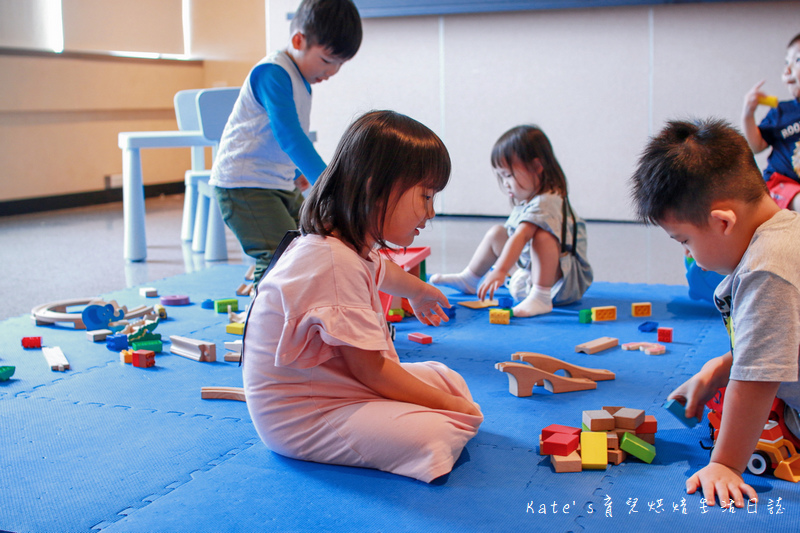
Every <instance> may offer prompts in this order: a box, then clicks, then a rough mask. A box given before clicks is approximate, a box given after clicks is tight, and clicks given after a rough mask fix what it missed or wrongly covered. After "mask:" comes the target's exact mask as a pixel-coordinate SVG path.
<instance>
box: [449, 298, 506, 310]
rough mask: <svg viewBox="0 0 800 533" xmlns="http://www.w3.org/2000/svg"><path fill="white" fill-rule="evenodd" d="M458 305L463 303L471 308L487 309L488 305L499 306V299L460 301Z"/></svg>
mask: <svg viewBox="0 0 800 533" xmlns="http://www.w3.org/2000/svg"><path fill="white" fill-rule="evenodd" d="M458 305H463V306H464V307H469V308H470V309H485V308H487V307H497V300H470V301H467V302H458Z"/></svg>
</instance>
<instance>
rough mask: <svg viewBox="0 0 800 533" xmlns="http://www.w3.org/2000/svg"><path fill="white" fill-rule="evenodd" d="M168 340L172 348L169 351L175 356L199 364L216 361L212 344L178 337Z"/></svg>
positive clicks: (215, 348)
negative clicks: (186, 358) (198, 362)
mask: <svg viewBox="0 0 800 533" xmlns="http://www.w3.org/2000/svg"><path fill="white" fill-rule="evenodd" d="M169 340H170V341H171V342H172V347H171V348H170V350H169V351H170V352H172V353H174V354H175V355H180V356H183V357H188V358H189V359H194V360H195V361H201V362H213V361H216V360H217V346H216V345H215V344H214V343H213V342H208V341H201V340H197V339H189V338H186V337H179V336H178V335H173V336H171V337H170V338H169Z"/></svg>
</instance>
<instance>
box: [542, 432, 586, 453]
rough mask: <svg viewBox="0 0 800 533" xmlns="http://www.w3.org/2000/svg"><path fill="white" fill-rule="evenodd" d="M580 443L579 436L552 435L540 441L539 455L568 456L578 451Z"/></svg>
mask: <svg viewBox="0 0 800 533" xmlns="http://www.w3.org/2000/svg"><path fill="white" fill-rule="evenodd" d="M580 441H581V438H580V436H579V435H568V434H567V433H553V434H552V435H550V436H549V437H547V438H546V439H544V440H543V441H542V446H541V450H540V453H541V454H542V455H569V454H571V453H572V452H574V451H575V450H577V449H578V444H579V443H580Z"/></svg>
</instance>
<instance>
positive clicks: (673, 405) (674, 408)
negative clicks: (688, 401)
mask: <svg viewBox="0 0 800 533" xmlns="http://www.w3.org/2000/svg"><path fill="white" fill-rule="evenodd" d="M664 409H666V410H667V411H669V412H670V413H672V414H673V415H674V416H675V418H677V419H678V420H680V421H681V422H683V425H684V426H686V427H690V428H693V427H695V426H696V425H697V424H698V423H699V422H700V421H699V420H698V419H696V418H694V417H692V418H687V417H686V408H685V407H684V406H683V405H681V403H680V402H678V400H676V399H674V398H673V399H671V400H669V401H667V403H665V404H664Z"/></svg>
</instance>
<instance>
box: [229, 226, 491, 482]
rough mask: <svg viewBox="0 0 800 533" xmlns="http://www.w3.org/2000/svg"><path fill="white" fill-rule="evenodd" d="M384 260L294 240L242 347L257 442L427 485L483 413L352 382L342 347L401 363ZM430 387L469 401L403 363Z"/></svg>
mask: <svg viewBox="0 0 800 533" xmlns="http://www.w3.org/2000/svg"><path fill="white" fill-rule="evenodd" d="M383 261H384V259H383V258H382V256H381V255H380V254H378V253H377V252H373V253H371V254H370V260H365V259H363V258H362V257H360V256H359V255H358V254H356V253H355V252H354V251H353V250H352V249H351V248H349V247H347V246H346V245H344V244H343V243H342V242H341V241H339V240H338V239H335V238H332V237H327V238H324V237H320V236H318V235H307V236H303V237H299V238H297V239H296V240H295V241H294V242H293V243H292V244H291V245H290V246H289V248H288V249H287V250H286V252H285V253H284V254H283V256H282V257H281V259H280V261H279V262H278V264H277V265H276V267H275V268H274V269H273V270H272V272H270V274H269V275H268V276H265V277H264V279H263V280H262V281H261V283H260V285H259V287H258V296H257V297H256V298H255V300H254V301H253V303H252V309H251V311H250V317H249V319H248V323H247V331H246V335H245V341H244V346H245V348H244V358H243V360H244V362H243V366H244V368H243V377H244V390H245V395H246V397H247V408H248V410H249V411H250V416H251V418H252V420H253V424H254V425H255V427H256V430H257V431H258V434H259V436H260V437H261V440H263V441H264V443H265V444H266V445H267V447H269V448H270V449H271V450H272V451H274V452H277V453H279V454H281V455H285V456H287V457H293V458H296V459H303V460H306V461H315V462H320V463H331V464H338V465H349V466H358V467H364V468H375V469H378V470H383V471H386V472H392V473H395V474H399V475H403V476H408V477H412V478H415V479H419V480H421V481H425V482H430V481H432V480H434V479H436V478H437V477H439V476H442V475H444V474H446V473H448V472H450V470H451V469H452V467H453V463H455V461H456V460H457V459H458V457H459V455H461V451H462V450H463V448H464V446H465V445H466V443H467V441H468V440H469V439H471V438H472V437H473V436H475V434H476V433H477V432H478V426H480V424H481V422H482V421H483V417H481V416H473V415H467V414H463V413H457V412H453V411H445V410H435V409H430V408H427V407H423V406H421V405H416V404H411V403H404V402H398V401H395V400H390V399H387V398H385V397H382V396H379V395H378V394H377V393H375V392H374V391H373V390H372V389H370V388H368V387H367V386H365V385H363V384H362V383H361V382H359V381H358V380H356V379H355V378H354V377H353V376H352V375H351V374H350V372H349V371H348V369H347V366H346V365H345V364H344V361H343V360H342V359H341V358H340V357H339V351H338V349H337V347H338V346H353V347H356V348H360V349H363V350H373V351H380V352H382V353H383V355H384V357H388V358H390V359H392V360H395V361H399V359H398V356H397V352H396V351H395V349H394V345H393V344H392V340H391V338H390V334H389V329H388V326H387V324H386V320H385V319H384V316H383V312H382V310H381V305H380V298H379V296H378V286H379V285H380V283H381V281H382V279H383V275H384V268H383ZM401 364H402V365H403V367H404V368H405V369H406V370H408V371H409V372H411V373H413V374H414V375H415V376H417V377H418V378H419V379H421V380H423V381H425V382H426V383H428V384H429V385H431V386H434V387H437V388H439V389H442V390H445V391H447V392H450V393H451V394H454V395H458V396H461V397H464V398H467V399H469V400H470V401H471V400H472V397H471V395H470V392H469V389H468V387H467V385H466V383H465V382H464V380H463V378H462V377H461V376H460V375H459V374H458V373H456V372H454V371H453V370H450V369H449V368H448V367H447V366H445V365H443V364H441V363H437V362H430V361H429V362H424V363H401Z"/></svg>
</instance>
